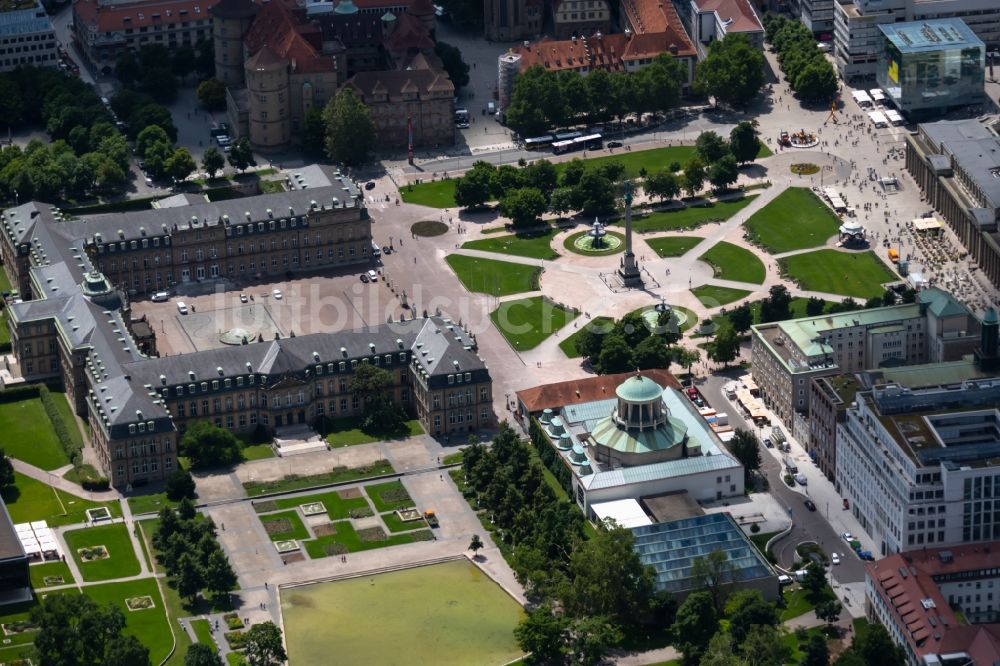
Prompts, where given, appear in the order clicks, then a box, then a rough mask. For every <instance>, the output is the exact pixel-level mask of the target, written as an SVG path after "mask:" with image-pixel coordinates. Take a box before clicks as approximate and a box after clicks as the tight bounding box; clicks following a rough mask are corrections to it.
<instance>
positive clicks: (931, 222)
mask: <svg viewBox="0 0 1000 666" xmlns="http://www.w3.org/2000/svg"><path fill="white" fill-rule="evenodd" d="M913 228H914V229H916V230H917V231H934V232H940V231H941V230H942V229H943V228H944V222H942V221H941V220H939V219H937V218H936V217H918V218H917V219H915V220H913Z"/></svg>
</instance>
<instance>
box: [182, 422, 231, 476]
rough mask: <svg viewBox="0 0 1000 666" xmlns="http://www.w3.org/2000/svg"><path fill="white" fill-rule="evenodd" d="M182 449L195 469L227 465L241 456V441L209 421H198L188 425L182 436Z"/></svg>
mask: <svg viewBox="0 0 1000 666" xmlns="http://www.w3.org/2000/svg"><path fill="white" fill-rule="evenodd" d="M180 451H181V454H182V455H185V456H187V458H188V459H189V460H190V461H191V467H192V468H194V469H204V468H206V467H217V466H219V465H227V464H229V463H234V462H236V461H238V460H239V459H240V457H241V454H240V441H239V440H238V439H236V436H235V435H233V433H231V432H230V431H228V430H226V429H225V428H220V427H218V426H215V425H213V424H212V423H209V422H208V421H196V422H195V423H193V424H191V425H190V426H188V429H187V432H185V433H184V436H183V437H182V438H181V445H180Z"/></svg>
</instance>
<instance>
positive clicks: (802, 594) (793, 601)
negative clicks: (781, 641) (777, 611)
mask: <svg viewBox="0 0 1000 666" xmlns="http://www.w3.org/2000/svg"><path fill="white" fill-rule="evenodd" d="M784 596H785V606H786V608H783V609H781V621H782V622H784V621H786V620H791V619H792V618H793V617H798V616H800V615H805V614H806V613H808V612H809V611H811V610H812V609H813V605H812V604H811V603H809V600H808V599H807V598H806V591H805V590H803V589H802V588H801V587H798V586H796V587H795V589H794V590H789V589H788V588H785V591H784Z"/></svg>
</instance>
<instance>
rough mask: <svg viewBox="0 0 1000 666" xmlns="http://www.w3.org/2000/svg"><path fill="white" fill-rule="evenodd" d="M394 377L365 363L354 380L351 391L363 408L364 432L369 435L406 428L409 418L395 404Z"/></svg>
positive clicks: (357, 371) (356, 372) (359, 367)
mask: <svg viewBox="0 0 1000 666" xmlns="http://www.w3.org/2000/svg"><path fill="white" fill-rule="evenodd" d="M392 383H393V379H392V373H390V372H389V371H388V370H386V369H385V368H380V367H379V366H377V365H371V364H370V363H364V364H362V365H360V366H358V369H357V370H355V372H354V376H353V377H351V382H350V388H351V391H352V392H354V394H355V395H357V396H358V397H359V398H360V399H361V401H362V405H363V417H362V419H361V429H362V430H363V431H365V432H368V433H395V432H398V431H400V430H401V429H402V428H403V422H404V421H405V420H406V414H405V413H404V412H403V410H402V409H401V408H400V407H399V406H398V405H396V403H395V402H393V399H392V394H391V392H390V388H391V387H392Z"/></svg>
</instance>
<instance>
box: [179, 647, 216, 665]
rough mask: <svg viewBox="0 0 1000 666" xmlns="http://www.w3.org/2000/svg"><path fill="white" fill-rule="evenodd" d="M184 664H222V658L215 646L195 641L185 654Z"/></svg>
mask: <svg viewBox="0 0 1000 666" xmlns="http://www.w3.org/2000/svg"><path fill="white" fill-rule="evenodd" d="M184 666H222V659H220V658H219V653H218V651H216V649H215V648H213V647H211V646H209V645H205V644H204V643H193V644H192V645H191V646H190V647H189V648H188V650H187V652H186V653H185V654H184Z"/></svg>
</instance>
